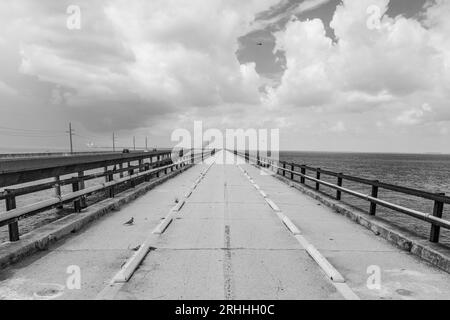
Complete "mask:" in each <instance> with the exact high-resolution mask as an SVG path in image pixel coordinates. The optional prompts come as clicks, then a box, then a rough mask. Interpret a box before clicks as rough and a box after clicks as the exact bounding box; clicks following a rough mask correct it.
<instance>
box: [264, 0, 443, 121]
mask: <svg viewBox="0 0 450 320" xmlns="http://www.w3.org/2000/svg"><path fill="white" fill-rule="evenodd" d="M388 5H389V0H358V1H354V0H344V1H343V3H342V4H341V5H339V6H337V8H336V11H335V13H334V16H333V19H332V21H331V24H330V26H331V28H332V29H333V30H334V33H335V35H336V40H335V41H333V40H331V39H330V38H328V37H327V36H326V32H325V27H324V25H323V22H322V21H321V20H319V19H314V20H307V21H299V20H293V21H291V22H289V23H288V24H287V26H286V29H285V30H283V31H280V32H278V33H276V34H275V36H276V39H277V47H276V50H281V51H284V52H285V55H286V60H287V68H286V71H285V73H284V75H283V77H282V79H281V84H280V86H279V87H277V88H276V89H274V90H271V91H270V94H269V99H268V101H269V103H272V104H273V103H275V104H279V105H287V106H295V107H317V106H321V107H329V108H334V109H336V108H337V109H339V108H340V109H341V110H342V109H346V108H347V109H351V110H353V111H358V110H359V111H360V112H362V111H366V110H367V109H369V108H376V107H389V106H392V109H391V113H392V112H397V113H398V116H399V118H398V119H403V120H401V121H398V122H397V123H405V124H406V123H419V121H417V118H418V117H421V112H422V111H423V112H425V113H426V111H425V110H423V109H422V106H423V105H425V104H426V105H429V106H430V108H433V110H434V111H435V112H438V113H440V114H442V115H445V116H446V117H448V115H449V111H448V109H449V107H448V106H446V101H448V98H449V95H448V92H449V91H448V89H449V85H450V81H449V80H450V78H449V77H450V67H449V66H450V46H449V43H450V38H449V34H450V27H449V26H450V23H449V20H448V17H449V16H450V3H449V2H448V1H443V0H438V1H436V2H435V3H432V4H429V7H428V8H427V10H426V12H425V13H424V20H423V21H418V20H416V19H414V18H409V19H407V18H404V17H402V16H397V17H395V18H392V17H389V16H387V15H386V12H387V10H388ZM371 6H375V8H378V13H379V14H380V15H379V17H380V18H381V19H380V20H379V24H375V27H373V28H372V27H371V24H370V19H373V18H374V16H373V11H371V10H368V8H370V7H371ZM372 8H373V7H372ZM414 110H416V111H414ZM417 110H419V111H417ZM386 117H387V118H390V120H392V119H393V118H394V117H393V116H392V115H388V114H387V115H386ZM408 119H409V120H408ZM413 119H415V120H413Z"/></svg>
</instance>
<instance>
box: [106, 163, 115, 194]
mask: <svg viewBox="0 0 450 320" xmlns="http://www.w3.org/2000/svg"><path fill="white" fill-rule="evenodd" d="M114 168H115V166H114ZM114 171H115V170H114V169H113V171H112V173H111V172H108V167H105V173H107V175H106V176H105V181H106V182H111V181H113V180H114ZM114 195H115V190H114V186H111V187H109V188H108V191H107V194H106V196H107V197H109V198H114Z"/></svg>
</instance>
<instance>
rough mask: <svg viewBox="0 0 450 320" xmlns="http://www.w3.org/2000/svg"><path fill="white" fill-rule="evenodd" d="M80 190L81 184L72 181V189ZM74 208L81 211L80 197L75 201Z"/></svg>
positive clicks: (74, 190)
mask: <svg viewBox="0 0 450 320" xmlns="http://www.w3.org/2000/svg"><path fill="white" fill-rule="evenodd" d="M79 190H80V184H79V183H78V181H77V182H74V183H72V191H73V192H77V191H79ZM73 209H74V210H75V212H80V211H81V201H80V198H77V199H75V201H74V202H73Z"/></svg>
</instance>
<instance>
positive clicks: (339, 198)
mask: <svg viewBox="0 0 450 320" xmlns="http://www.w3.org/2000/svg"><path fill="white" fill-rule="evenodd" d="M337 185H338V187H342V173H338V180H337ZM341 194H342V192H341V190H336V200H341V197H342V195H341Z"/></svg>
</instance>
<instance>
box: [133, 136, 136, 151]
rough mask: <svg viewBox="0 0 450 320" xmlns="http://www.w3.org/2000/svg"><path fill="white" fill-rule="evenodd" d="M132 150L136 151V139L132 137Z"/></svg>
mask: <svg viewBox="0 0 450 320" xmlns="http://www.w3.org/2000/svg"><path fill="white" fill-rule="evenodd" d="M133 150H136V137H135V136H133Z"/></svg>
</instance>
